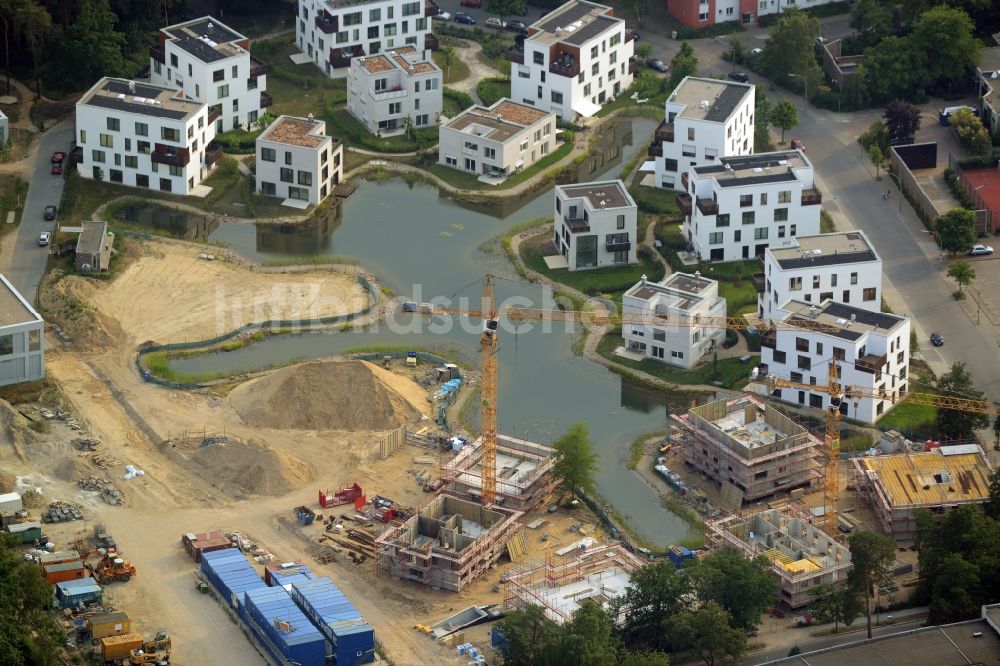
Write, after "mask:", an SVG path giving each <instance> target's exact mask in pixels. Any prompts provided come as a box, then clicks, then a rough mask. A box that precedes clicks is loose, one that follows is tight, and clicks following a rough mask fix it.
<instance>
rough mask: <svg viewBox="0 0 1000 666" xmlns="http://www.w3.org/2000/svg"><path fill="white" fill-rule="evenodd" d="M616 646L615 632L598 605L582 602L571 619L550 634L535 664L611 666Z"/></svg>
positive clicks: (616, 637)
mask: <svg viewBox="0 0 1000 666" xmlns="http://www.w3.org/2000/svg"><path fill="white" fill-rule="evenodd" d="M620 647H621V646H620V639H619V638H618V634H617V633H615V632H614V631H613V625H612V624H611V619H610V618H609V617H608V614H607V613H606V612H605V611H604V609H603V608H602V607H601V605H600V604H598V603H595V602H584V603H583V604H581V606H580V607H579V608H578V609H577V610H576V612H574V613H573V618H572V619H571V620H570V621H569V622H567V623H566V624H564V625H563V626H562V627H560V628H559V629H558V630H556V631H555V632H553V634H552V635H551V636H550V640H549V641H548V642H547V643H546V644H545V645H544V646H543V647H542V649H541V650H540V652H539V655H538V656H539V658H540V660H539V661H538V665H539V666H542V665H543V664H544V665H546V666H547V665H548V664H552V666H612V665H613V664H615V663H616V662H617V660H618V653H619V650H620Z"/></svg>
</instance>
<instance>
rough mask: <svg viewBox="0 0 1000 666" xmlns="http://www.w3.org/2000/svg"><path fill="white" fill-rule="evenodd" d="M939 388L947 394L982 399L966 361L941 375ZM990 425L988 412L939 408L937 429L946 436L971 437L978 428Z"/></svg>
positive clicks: (956, 437) (938, 382)
mask: <svg viewBox="0 0 1000 666" xmlns="http://www.w3.org/2000/svg"><path fill="white" fill-rule="evenodd" d="M937 389H938V391H939V392H941V393H943V394H945V395H952V396H958V397H962V398H972V399H973V400H976V399H978V400H982V399H983V392H982V391H980V390H978V389H976V385H975V384H974V383H973V381H972V373H971V372H969V370H968V369H967V368H966V367H965V364H964V363H955V364H953V365H952V366H951V370H949V371H948V372H946V373H945V374H943V375H941V377H940V378H939V379H938V381H937ZM988 427H990V417H989V416H988V415H986V414H976V413H973V412H963V411H959V410H957V409H944V408H938V411H937V429H938V432H940V433H941V435H943V436H944V437H951V438H953V439H971V438H972V436H973V434H974V433H975V431H976V430H981V429H983V428H988Z"/></svg>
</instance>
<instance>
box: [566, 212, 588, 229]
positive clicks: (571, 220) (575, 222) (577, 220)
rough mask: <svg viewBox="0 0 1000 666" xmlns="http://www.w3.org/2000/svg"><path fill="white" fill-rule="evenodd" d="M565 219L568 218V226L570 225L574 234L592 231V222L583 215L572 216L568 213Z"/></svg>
mask: <svg viewBox="0 0 1000 666" xmlns="http://www.w3.org/2000/svg"><path fill="white" fill-rule="evenodd" d="M563 219H564V220H566V226H567V227H569V230H570V231H571V232H573V233H574V234H578V233H580V232H586V231H590V222H588V221H587V220H585V219H583V218H582V217H570V216H569V215H566V216H565V217H563Z"/></svg>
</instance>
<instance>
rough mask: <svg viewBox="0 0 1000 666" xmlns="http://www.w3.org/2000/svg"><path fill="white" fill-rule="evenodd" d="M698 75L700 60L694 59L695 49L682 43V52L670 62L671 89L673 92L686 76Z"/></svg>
mask: <svg viewBox="0 0 1000 666" xmlns="http://www.w3.org/2000/svg"><path fill="white" fill-rule="evenodd" d="M697 73H698V59H697V58H695V57H694V49H692V48H691V45H690V44H688V43H687V41H686V40H685V41H683V42H681V46H680V50H678V51H677V55H675V56H674V58H673V60H671V61H670V89H671V90H673V89H674V88H676V87H677V86H678V85H680V82H681V81H683V80H684V77H686V76H695V75H696V74H697Z"/></svg>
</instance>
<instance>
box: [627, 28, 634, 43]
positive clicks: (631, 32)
mask: <svg viewBox="0 0 1000 666" xmlns="http://www.w3.org/2000/svg"><path fill="white" fill-rule="evenodd" d="M634 39H635V30H629V31H628V32H626V33H625V41H626V42H631V41H632V40H634Z"/></svg>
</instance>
